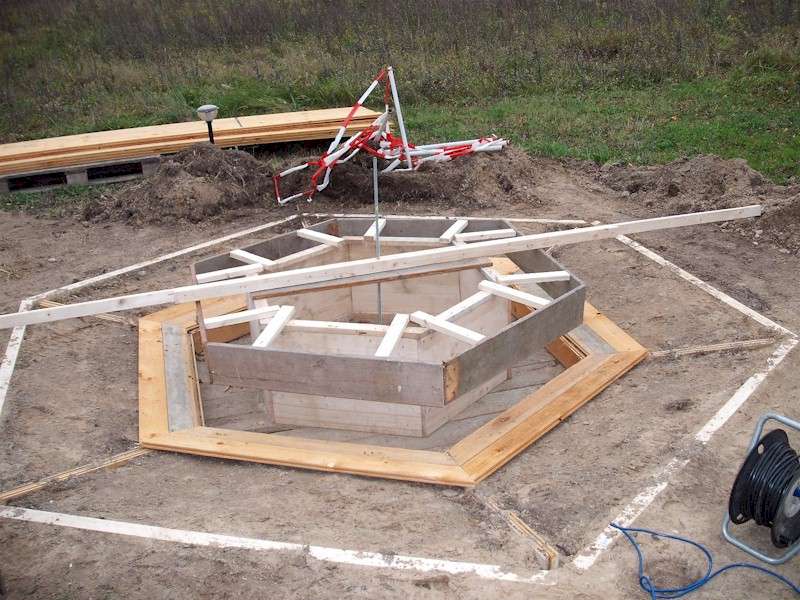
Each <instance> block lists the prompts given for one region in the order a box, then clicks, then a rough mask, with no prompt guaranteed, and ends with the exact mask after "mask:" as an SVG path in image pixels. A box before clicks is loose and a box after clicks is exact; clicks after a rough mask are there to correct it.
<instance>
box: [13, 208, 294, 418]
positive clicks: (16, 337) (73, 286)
mask: <svg viewBox="0 0 800 600" xmlns="http://www.w3.org/2000/svg"><path fill="white" fill-rule="evenodd" d="M296 218H297V215H290V216H288V217H286V218H285V219H280V220H278V221H272V222H270V223H265V224H264V225H256V226H255V227H250V228H248V229H243V230H241V231H236V232H234V233H230V234H228V235H223V236H222V237H218V238H215V239H213V240H209V241H207V242H202V243H200V244H195V245H194V246H189V247H188V248H182V249H181V250H176V251H175V252H170V253H168V254H163V255H161V256H157V257H156V258H151V259H149V260H145V261H142V262H140V263H136V264H134V265H129V266H127V267H122V268H120V269H116V270H114V271H109V272H108V273H102V274H100V275H96V276H94V277H89V278H88V279H83V280H81V281H77V282H75V283H70V284H68V285H63V286H61V287H59V288H54V289H52V290H48V291H46V292H42V293H40V294H36V295H35V296H31V297H30V298H26V299H25V300H23V301H22V303H21V304H20V306H19V310H20V312H23V311H26V310H30V309H31V308H33V306H34V304H35V303H36V302H37V301H38V300H43V299H45V298H48V297H50V296H53V295H55V294H57V293H61V292H71V291H74V290H77V289H80V288H84V287H86V286H89V285H93V284H95V283H99V282H101V281H105V280H107V279H112V278H114V277H119V276H120V275H125V274H126V273H130V272H131V271H138V270H139V269H143V268H145V267H149V266H151V265H155V264H158V263H161V262H164V261H167V260H171V259H173V258H177V257H179V256H183V255H185V254H190V253H192V252H197V251H198V250H204V249H206V248H210V247H212V246H216V245H218V244H223V243H225V242H227V241H230V240H234V239H236V238H239V237H243V236H246V235H250V234H253V233H258V232H259V231H264V230H266V229H271V228H273V227H277V226H278V225H282V224H283V223H288V222H289V221H292V220H294V219H296ZM24 337H25V327H24V326H22V327H15V328H14V329H13V330H12V331H11V337H10V338H9V340H8V344H7V345H6V351H5V354H4V355H3V360H2V362H0V418H1V417H2V415H3V406H4V405H5V402H6V396H7V395H8V387H9V385H10V384H11V376H12V375H13V373H14V367H15V366H16V364H17V357H18V356H19V349H20V346H21V345H22V339H23V338H24Z"/></svg>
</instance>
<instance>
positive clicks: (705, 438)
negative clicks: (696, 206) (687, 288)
mask: <svg viewBox="0 0 800 600" xmlns="http://www.w3.org/2000/svg"><path fill="white" fill-rule="evenodd" d="M617 240H619V241H620V242H622V243H623V244H625V245H626V246H629V247H631V248H633V249H634V250H636V251H637V252H639V253H640V254H642V255H644V256H646V257H647V258H649V259H651V260H653V261H654V262H656V263H658V264H659V265H661V266H664V267H666V268H668V269H669V270H670V271H672V272H673V273H675V274H676V275H678V276H679V277H681V278H682V279H685V280H686V281H688V282H689V283H691V284H692V285H695V286H697V287H698V288H700V289H702V290H703V291H705V292H707V293H708V294H710V295H711V296H713V297H714V298H717V299H718V300H720V301H721V302H723V303H725V304H727V305H728V306H730V307H731V308H734V309H735V310H737V311H739V312H741V313H742V314H744V315H746V316H748V317H750V318H751V319H753V320H754V321H756V322H758V323H760V324H761V325H764V326H765V327H768V328H770V329H772V330H775V331H779V332H781V333H783V334H785V335H788V336H789V337H788V338H786V339H785V340H784V341H783V342H781V343H780V345H778V347H777V348H776V349H775V350H774V352H773V353H772V354H771V355H770V357H769V358H768V359H767V366H766V367H765V368H764V369H762V370H761V371H758V372H756V373H754V374H753V375H751V376H750V377H749V378H748V379H747V381H745V382H744V383H743V384H742V385H741V386H740V387H739V388H738V389H737V390H736V392H735V393H734V394H733V396H731V397H730V398H729V399H728V401H727V402H725V404H723V405H722V407H721V408H720V409H719V410H718V411H717V412H716V413H715V414H714V416H712V417H711V418H710V419H709V420H708V421H707V422H706V424H705V425H703V427H702V428H701V429H700V430H699V431H698V432H697V433H696V434H695V436H694V439H695V441H696V442H700V443H701V444H703V445H705V444H707V443H708V442H709V441H710V440H711V438H712V437H713V436H714V434H715V433H716V432H717V431H719V430H720V428H722V426H723V425H725V423H727V422H728V420H729V419H730V418H731V417H732V416H733V415H735V414H736V413H737V411H738V410H739V409H740V408H741V407H742V406H743V405H744V403H745V402H746V401H747V400H748V399H749V398H750V397H751V396H752V395H753V393H754V392H755V391H756V390H757V389H758V387H759V386H760V385H761V384H762V383H763V382H764V380H765V379H766V378H767V376H768V375H769V374H770V373H771V372H772V371H773V370H774V369H775V368H777V366H778V365H780V364H781V362H782V361H783V359H784V358H786V355H787V354H789V352H791V351H792V349H794V348H795V346H797V344H798V343H799V342H800V339H798V338H797V336H796V334H795V333H794V332H792V331H790V330H789V329H787V328H786V327H784V326H782V325H780V324H778V323H776V322H775V321H773V320H771V319H769V318H768V317H766V316H764V315H762V314H761V313H758V312H756V311H754V310H753V309H752V308H750V307H749V306H745V305H744V304H742V303H741V302H739V301H738V300H736V299H734V298H731V297H730V296H728V295H727V294H726V293H724V292H722V291H720V290H718V289H716V288H715V287H713V286H711V285H709V284H708V283H706V282H705V281H703V280H701V279H699V278H698V277H696V276H694V275H692V274H691V273H689V272H688V271H685V270H684V269H681V268H680V267H678V266H677V265H675V264H673V263H671V262H670V261H668V260H667V259H665V258H664V257H663V256H661V255H659V254H657V253H655V252H653V251H652V250H650V249H649V248H646V247H645V246H642V245H641V244H639V243H638V242H635V241H633V240H632V239H630V238H628V237H627V236H624V235H621V236H618V237H617ZM688 463H689V459H679V458H677V457H675V458H672V459H671V460H670V461H669V462H668V463H667V464H666V465H665V466H664V467H663V468H662V469H661V470H660V471H658V473H657V474H656V475H655V477H654V479H655V482H654V483H653V484H652V485H650V486H648V487H647V488H645V489H644V490H642V491H641V492H640V493H639V494H637V495H636V496H635V497H634V498H633V500H631V501H630V502H629V503H628V504H627V505H626V506H625V507H624V508H623V509H622V511H621V512H620V513H619V514H618V515H617V516H616V517H615V518H614V519H613V522H614V523H617V524H618V525H622V526H623V527H628V526H630V525H631V524H632V523H633V522H634V521H635V520H636V519H637V518H638V517H639V516H640V515H641V514H642V513H643V512H644V511H645V510H646V509H647V508H648V507H649V506H650V505H651V504H652V503H653V501H654V500H655V499H656V498H657V497H658V496H659V494H661V492H663V491H664V490H665V489H666V488H667V486H668V485H669V482H670V479H671V478H672V477H673V476H674V475H675V474H676V473H678V472H679V471H681V470H682V469H683V468H684V467H685V466H686V465H687V464H688ZM619 535H620V533H619V531H618V530H617V529H614V528H613V527H611V526H610V525H609V526H608V527H606V528H605V529H604V530H603V532H602V533H601V534H600V535H599V536H597V537H596V538H595V540H594V541H593V542H592V543H591V544H589V546H587V547H586V548H585V549H584V550H583V551H582V552H581V553H580V554H578V556H577V557H576V558H575V560H574V561H573V563H572V564H573V566H574V567H576V568H577V569H579V570H581V571H585V570H587V569H589V568H590V567H591V566H592V565H594V564H595V562H596V561H597V559H598V558H600V555H601V554H602V553H603V552H605V551H606V550H607V549H608V548H609V547H610V546H611V544H612V543H613V542H614V540H615V539H616V538H617V537H618V536H619Z"/></svg>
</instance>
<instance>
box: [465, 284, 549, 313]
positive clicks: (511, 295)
mask: <svg viewBox="0 0 800 600" xmlns="http://www.w3.org/2000/svg"><path fill="white" fill-rule="evenodd" d="M478 288H479V289H480V290H481V291H484V292H487V293H489V294H494V295H495V296H500V297H501V298H506V299H507V300H512V301H514V302H520V303H522V304H525V305H527V306H532V307H534V308H544V307H545V306H547V305H548V304H550V303H551V302H552V300H550V299H548V298H542V297H540V296H534V295H533V294H529V293H527V292H523V291H520V290H515V289H514V288H511V287H508V286H507V285H501V284H499V283H494V282H493V281H481V282H480V283H479V284H478Z"/></svg>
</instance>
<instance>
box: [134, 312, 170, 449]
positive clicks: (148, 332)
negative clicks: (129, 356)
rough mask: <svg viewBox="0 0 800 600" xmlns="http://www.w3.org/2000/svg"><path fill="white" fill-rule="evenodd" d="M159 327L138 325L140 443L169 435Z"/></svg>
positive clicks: (155, 323)
mask: <svg viewBox="0 0 800 600" xmlns="http://www.w3.org/2000/svg"><path fill="white" fill-rule="evenodd" d="M165 378H166V373H165V370H164V349H163V339H162V333H161V323H160V322H158V321H148V320H145V319H142V320H140V321H139V440H146V439H148V438H149V437H151V436H154V435H156V434H159V433H165V432H167V431H169V422H168V420H167V390H166V385H165Z"/></svg>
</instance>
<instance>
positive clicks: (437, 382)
mask: <svg viewBox="0 0 800 600" xmlns="http://www.w3.org/2000/svg"><path fill="white" fill-rule="evenodd" d="M206 360H207V361H208V364H209V367H210V369H211V375H212V377H213V381H214V383H215V384H219V383H224V384H228V385H236V386H241V387H253V388H259V389H266V390H274V391H278V392H298V393H302V394H314V395H320V396H333V397H344V398H357V399H360V400H375V401H377V402H398V403H401V404H420V405H423V406H444V404H445V397H444V379H443V372H442V365H441V364H432V363H422V362H408V361H399V360H385V359H374V358H362V357H355V356H325V355H320V354H306V353H303V352H286V351H282V350H270V349H269V348H253V347H252V346H243V345H237V344H217V343H210V344H208V346H207V347H206ZM495 372H497V369H495Z"/></svg>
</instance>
